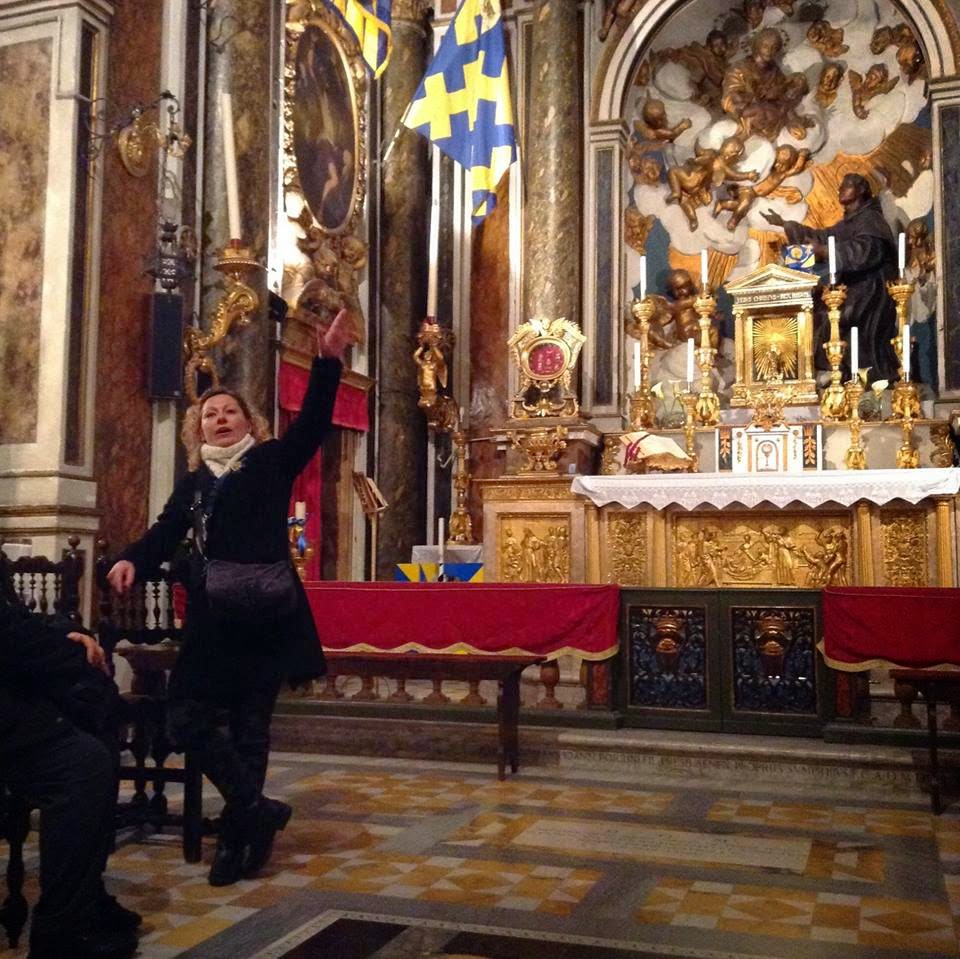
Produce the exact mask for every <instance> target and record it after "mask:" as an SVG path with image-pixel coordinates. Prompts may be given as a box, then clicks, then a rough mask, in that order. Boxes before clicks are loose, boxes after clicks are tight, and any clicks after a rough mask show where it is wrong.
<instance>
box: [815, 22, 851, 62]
mask: <svg viewBox="0 0 960 959" xmlns="http://www.w3.org/2000/svg"><path fill="white" fill-rule="evenodd" d="M807 42H808V43H809V44H810V46H812V47H815V48H816V49H817V50H819V51H820V52H821V53H822V54H823V55H824V56H825V57H842V56H843V55H844V54H845V53H846V52H847V51H848V50H849V49H850V47H849V46H848V45H847V44H846V43H844V42H843V27H831V26H830V24H829V23H828V22H827V21H826V20H814V21H813V23H811V24H810V26H809V27H808V28H807Z"/></svg>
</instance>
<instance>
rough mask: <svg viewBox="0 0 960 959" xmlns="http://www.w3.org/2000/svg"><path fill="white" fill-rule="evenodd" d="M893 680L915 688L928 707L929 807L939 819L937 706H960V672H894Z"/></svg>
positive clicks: (936, 670)
mask: <svg viewBox="0 0 960 959" xmlns="http://www.w3.org/2000/svg"><path fill="white" fill-rule="evenodd" d="M890 678H891V679H892V680H893V681H894V683H896V684H897V685H900V684H902V683H906V684H909V685H910V686H913V687H914V688H915V689H916V691H917V692H918V693H919V694H920V695H921V696H922V697H923V699H924V701H925V702H926V704H927V732H928V739H927V745H928V746H929V749H930V808H931V809H932V810H933V814H934V815H935V816H938V815H939V814H940V812H941V810H942V806H941V804H940V786H941V783H940V764H939V757H938V756H937V703H948V704H951V705H956V704H958V703H960V669H891V670H890Z"/></svg>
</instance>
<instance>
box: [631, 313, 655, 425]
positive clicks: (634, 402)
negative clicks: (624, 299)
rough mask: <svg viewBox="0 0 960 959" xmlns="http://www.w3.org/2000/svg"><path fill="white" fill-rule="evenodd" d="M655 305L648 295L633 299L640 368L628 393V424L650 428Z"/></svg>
mask: <svg viewBox="0 0 960 959" xmlns="http://www.w3.org/2000/svg"><path fill="white" fill-rule="evenodd" d="M655 309H656V307H655V306H654V302H653V300H652V299H651V298H650V297H649V296H645V297H644V298H643V299H642V300H634V303H633V307H632V312H633V316H634V319H635V320H636V321H637V327H638V330H639V333H640V336H639V339H640V369H639V371H638V372H639V374H640V378H639V382H638V383H637V388H636V389H635V390H634V391H633V393H632V394H631V395H630V426H631V428H632V429H641V428H642V429H652V427H653V426H654V425H655V424H656V417H655V408H656V407H655V401H654V398H653V393H652V392H651V391H650V320H651V319H653V313H654V310H655Z"/></svg>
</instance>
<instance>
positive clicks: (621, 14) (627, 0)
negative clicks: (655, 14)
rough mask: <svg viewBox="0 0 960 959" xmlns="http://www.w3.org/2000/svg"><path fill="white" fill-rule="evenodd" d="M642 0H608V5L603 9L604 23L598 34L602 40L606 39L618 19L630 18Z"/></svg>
mask: <svg viewBox="0 0 960 959" xmlns="http://www.w3.org/2000/svg"><path fill="white" fill-rule="evenodd" d="M640 2H641V0H607V7H606V9H605V10H604V11H603V23H601V24H600V29H599V30H598V31H597V36H598V37H599V38H600V39H601V40H606V39H607V36H608V35H609V33H610V31H611V30H612V29H613V25H614V24H615V23H616V22H617V21H618V20H623V21H627V20H629V19H630V18H631V17H632V16H633V14H634V11H635V10H636V9H637V8H638V7H639V6H640Z"/></svg>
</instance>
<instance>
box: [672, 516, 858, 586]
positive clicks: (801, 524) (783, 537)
mask: <svg viewBox="0 0 960 959" xmlns="http://www.w3.org/2000/svg"><path fill="white" fill-rule="evenodd" d="M670 545H671V550H672V560H671V563H670V575H671V577H672V581H671V583H670V585H672V586H680V587H698V586H699V587H707V588H710V587H713V588H719V587H740V588H750V587H769V586H787V587H798V588H799V587H807V588H811V587H812V588H817V587H821V586H846V585H848V584H850V583H853V582H855V578H854V575H853V565H852V563H853V561H852V558H851V556H852V549H851V546H852V531H851V525H850V518H849V516H848V515H847V514H846V513H841V514H834V515H830V514H826V515H824V514H820V513H817V514H810V515H808V514H802V515H796V516H792V515H790V514H785V513H769V514H762V513H759V514H758V513H751V514H750V515H749V516H743V517H730V518H726V517H722V516H716V515H714V514H711V515H710V516H709V517H706V516H702V515H699V516H698V515H696V514H694V515H689V514H683V515H682V516H675V517H674V518H673V524H672V527H671V531H670Z"/></svg>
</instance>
